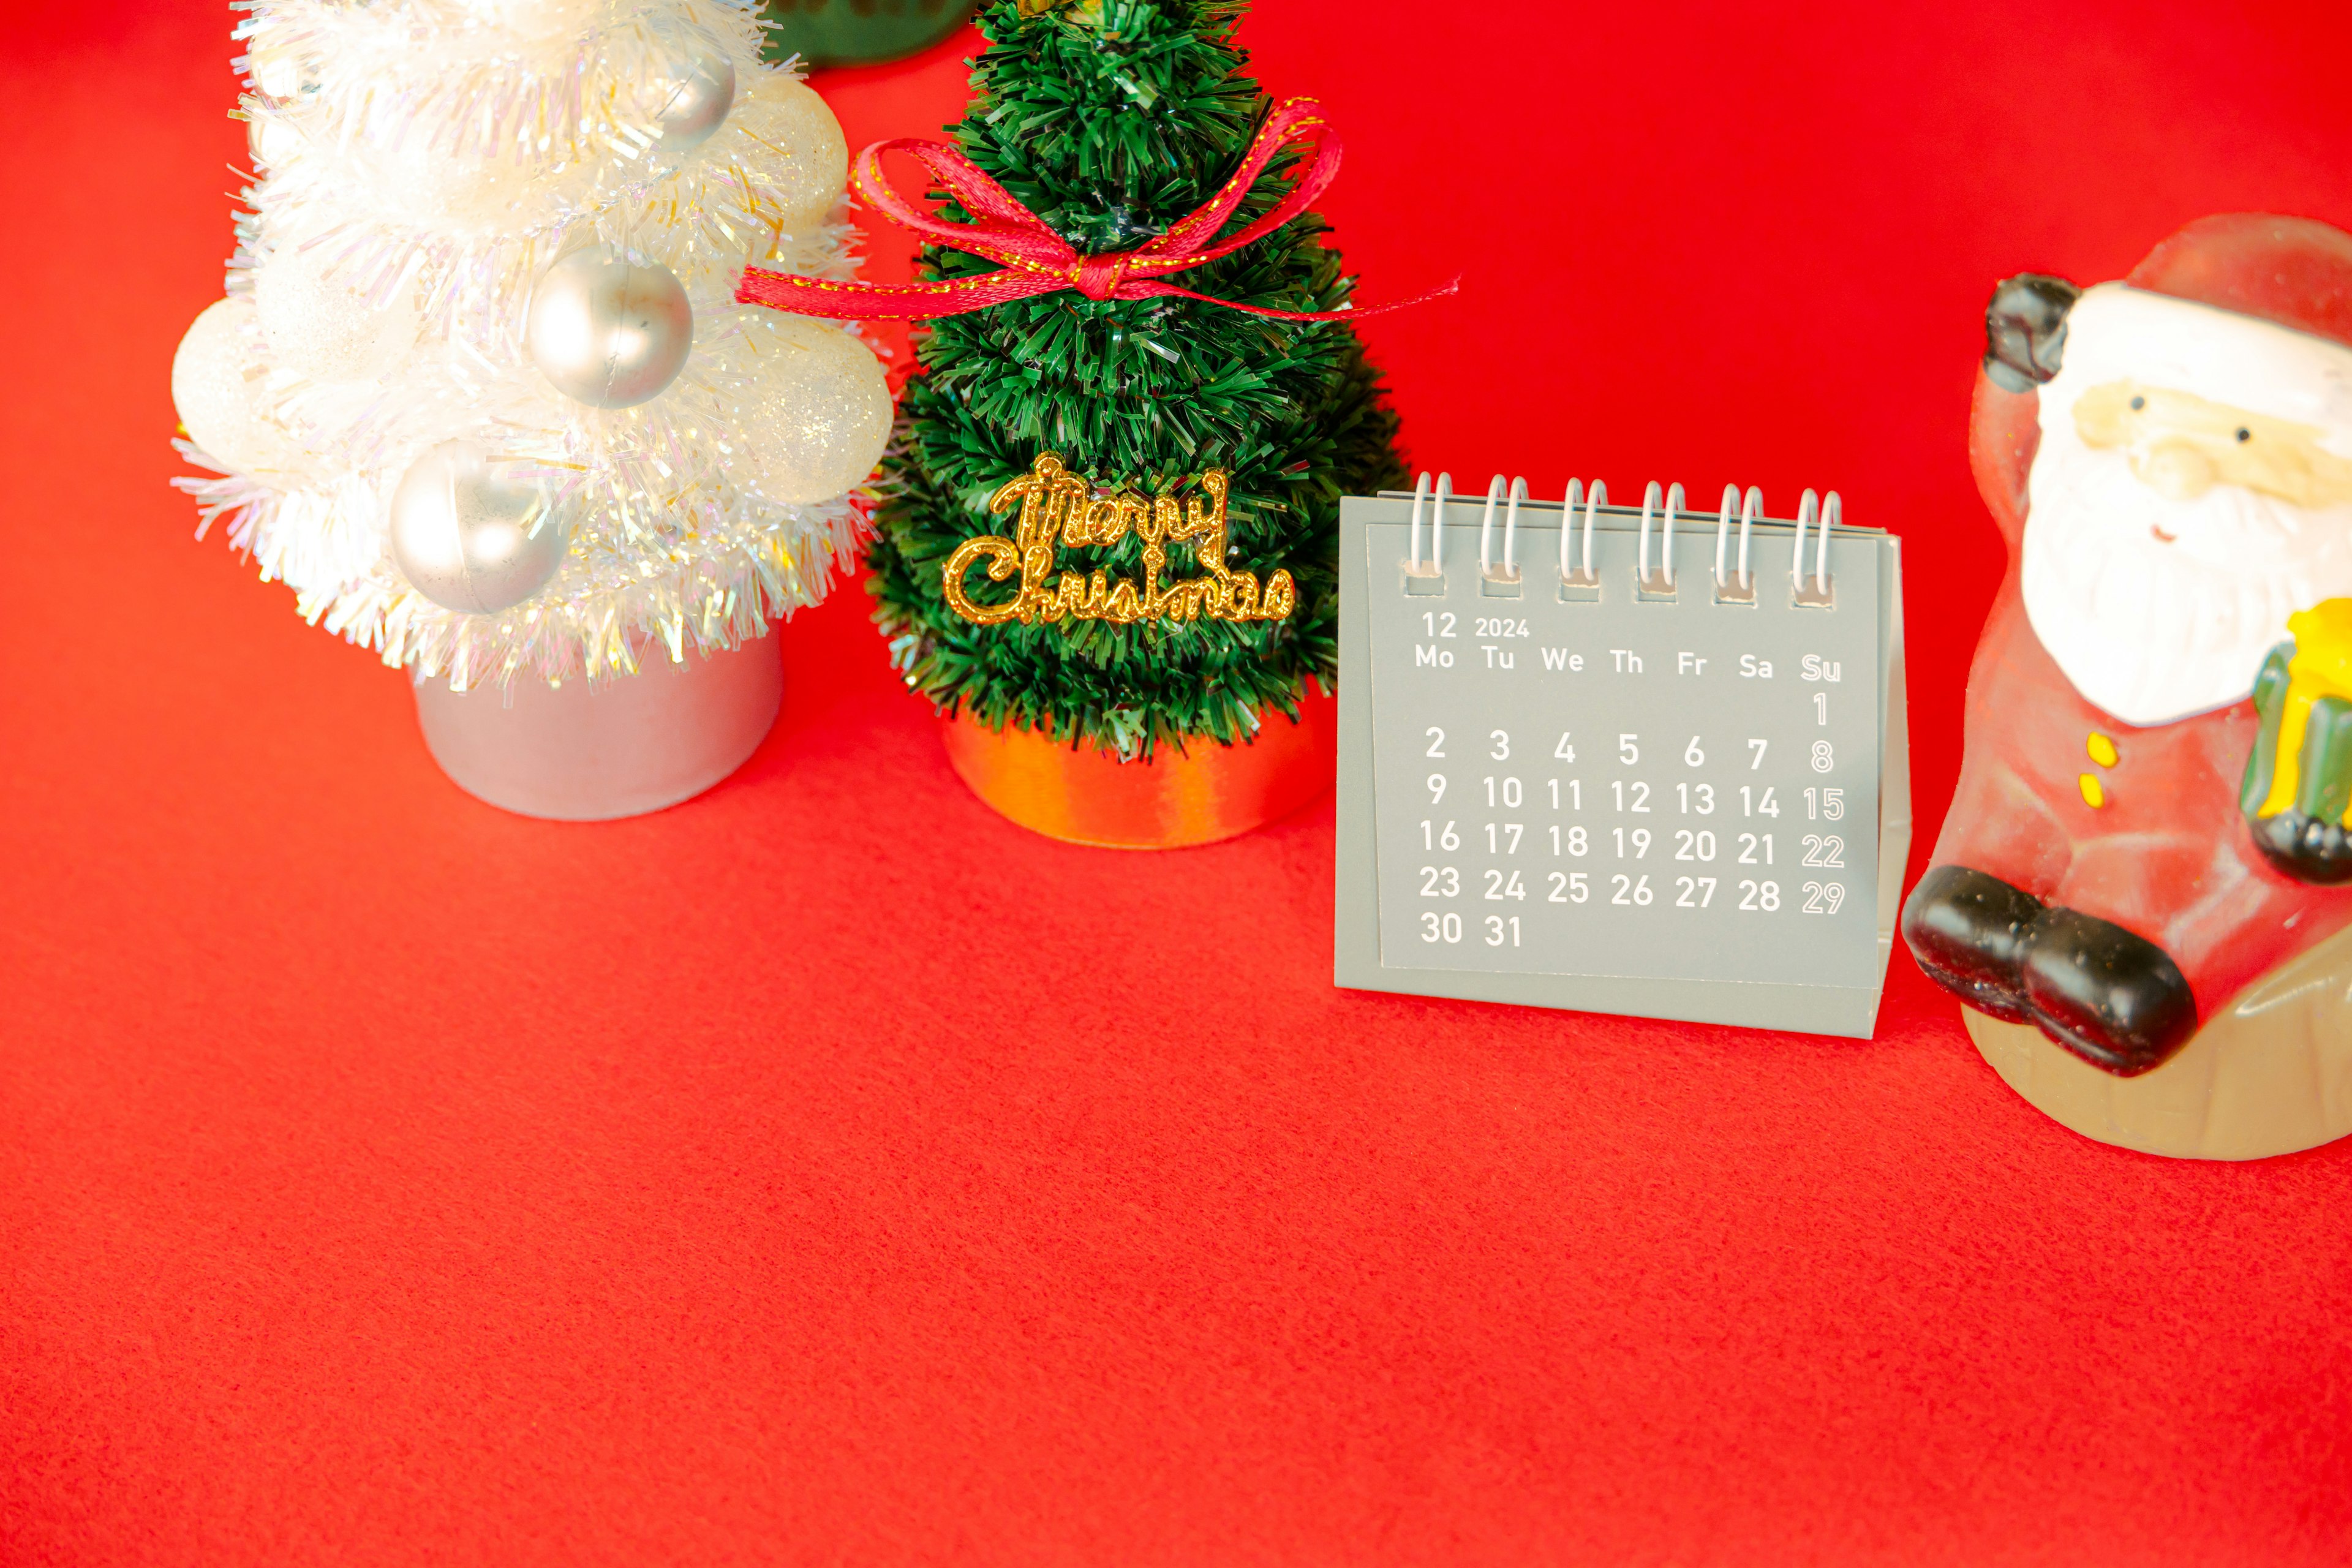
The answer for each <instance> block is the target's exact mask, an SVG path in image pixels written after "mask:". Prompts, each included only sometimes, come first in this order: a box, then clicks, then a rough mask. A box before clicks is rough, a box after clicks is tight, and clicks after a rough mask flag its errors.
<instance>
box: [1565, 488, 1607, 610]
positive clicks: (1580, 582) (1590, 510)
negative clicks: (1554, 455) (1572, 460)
mask: <svg viewBox="0 0 2352 1568" xmlns="http://www.w3.org/2000/svg"><path fill="white" fill-rule="evenodd" d="M1580 490H1582V491H1583V494H1582V496H1581V500H1583V502H1584V564H1583V565H1581V566H1580V567H1578V568H1576V569H1575V570H1573V571H1571V570H1570V569H1569V564H1568V536H1569V535H1570V534H1571V533H1573V532H1575V531H1576V503H1577V501H1578V500H1579V499H1580V497H1579V495H1578V492H1579V491H1580ZM1608 504H1609V487H1608V485H1607V484H1605V483H1604V482H1602V481H1601V480H1600V479H1595V480H1593V481H1592V488H1591V489H1589V490H1585V489H1584V487H1583V482H1582V481H1581V480H1579V479H1570V480H1569V481H1568V502H1567V505H1566V508H1565V509H1564V510H1562V511H1561V512H1560V516H1559V582H1560V586H1562V587H1563V588H1567V589H1569V590H1570V591H1571V592H1579V593H1580V592H1585V591H1590V592H1591V593H1593V594H1598V593H1600V592H1601V574H1600V573H1599V572H1598V571H1596V570H1595V569H1594V568H1593V564H1592V520H1593V519H1594V518H1595V517H1596V516H1597V515H1599V513H1600V510H1601V508H1602V507H1604V506H1607V505H1608Z"/></svg>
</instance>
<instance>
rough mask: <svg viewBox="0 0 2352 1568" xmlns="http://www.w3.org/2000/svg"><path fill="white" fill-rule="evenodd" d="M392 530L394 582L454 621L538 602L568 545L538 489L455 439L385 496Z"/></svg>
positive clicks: (509, 466)
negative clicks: (399, 579) (400, 579)
mask: <svg viewBox="0 0 2352 1568" xmlns="http://www.w3.org/2000/svg"><path fill="white" fill-rule="evenodd" d="M391 531H392V558H393V561H394V563H396V564H397V565H398V566H399V567H400V571H401V574H402V575H403V576H404V577H406V578H407V579H408V581H409V583H410V584H412V585H413V586H414V587H415V589H416V591H417V592H418V593H420V594H422V595H425V597H426V598H428V599H430V600H432V601H433V602H434V603H435V604H436V605H440V606H441V607H442V608H443V609H445V610H455V611H457V612H458V613H459V614H460V615H477V616H487V615H495V614H496V613H497V612H499V611H500V610H504V609H509V608H511V607H513V606H514V605H520V604H521V603H522V602H523V601H524V600H525V599H528V598H530V596H531V595H533V594H536V593H538V592H539V591H540V589H541V588H542V587H544V586H546V584H547V583H548V581H549V580H550V579H551V578H552V577H553V576H554V575H555V574H556V570H557V569H558V568H559V567H561V566H562V564H563V554H564V547H565V544H566V542H567V541H566V538H565V533H566V531H565V529H564V528H563V527H562V523H561V521H560V520H559V519H557V518H556V517H555V516H554V515H553V513H552V511H551V507H550V504H549V500H548V494H547V489H546V487H545V486H544V485H543V484H541V483H540V482H539V481H537V480H535V479H531V478H530V476H529V475H527V474H521V473H518V472H516V471H515V468H514V466H513V465H512V464H510V463H506V462H502V461H500V460H499V459H498V458H493V457H491V456H490V455H489V454H488V452H486V451H485V450H484V449H483V448H482V447H480V446H479V445H478V444H477V443H475V442H472V441H467V440H462V439H460V440H456V441H444V442H442V443H441V444H440V445H439V446H437V447H433V448H432V449H431V450H430V451H427V452H426V453H425V455H424V456H423V457H421V458H417V459H416V461H415V462H414V463H411V464H410V465H409V466H408V472H406V473H405V474H404V475H402V476H401V479H400V486H399V488H398V489H395V490H394V492H393V496H392V524H391Z"/></svg>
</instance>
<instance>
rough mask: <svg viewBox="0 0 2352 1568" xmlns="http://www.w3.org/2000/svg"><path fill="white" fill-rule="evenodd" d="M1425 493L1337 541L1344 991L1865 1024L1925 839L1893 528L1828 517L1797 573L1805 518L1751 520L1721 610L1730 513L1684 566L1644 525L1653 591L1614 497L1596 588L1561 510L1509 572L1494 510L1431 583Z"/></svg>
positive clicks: (1688, 529) (1527, 522) (1442, 554)
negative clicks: (1744, 587) (1896, 600)
mask: <svg viewBox="0 0 2352 1568" xmlns="http://www.w3.org/2000/svg"><path fill="white" fill-rule="evenodd" d="M1409 504H1410V503H1409V502H1407V501H1404V500H1394V499H1383V500H1381V501H1380V502H1376V503H1371V504H1370V505H1368V506H1365V507H1363V508H1360V509H1359V510H1360V512H1363V513H1367V514H1370V515H1359V516H1355V517H1352V518H1351V519H1350V520H1349V521H1350V522H1351V523H1352V526H1349V527H1348V528H1347V529H1346V532H1345V546H1344V547H1345V549H1346V550H1347V552H1348V554H1349V559H1347V560H1346V561H1345V562H1343V569H1345V568H1352V570H1343V575H1344V576H1345V577H1346V578H1347V579H1349V582H1347V583H1346V584H1343V593H1344V594H1345V595H1347V596H1346V598H1345V600H1344V601H1343V604H1344V607H1343V617H1344V619H1345V620H1346V622H1347V624H1346V626H1343V643H1345V644H1347V645H1349V646H1347V647H1345V649H1344V650H1343V657H1344V658H1346V659H1347V664H1348V668H1344V669H1343V672H1342V682H1341V693H1342V700H1343V719H1342V727H1343V752H1342V773H1343V788H1342V801H1341V813H1342V817H1343V822H1342V834H1341V838H1342V856H1343V860H1348V861H1362V862H1367V863H1368V865H1349V864H1343V867H1342V870H1341V882H1342V889H1341V900H1340V901H1341V910H1342V914H1341V920H1340V925H1341V941H1340V946H1341V953H1340V965H1339V970H1340V983H1341V984H1350V985H1364V984H1370V985H1371V986H1374V987H1376V988H1382V989H1395V990H1412V991H1431V992H1436V993H1439V994H1456V995H1473V996H1486V997H1490V998H1492V999H1495V1000H1503V1001H1534V1002H1539V1003H1543V1004H1546V1005H1559V1006H1578V1007H1587V1008H1592V1009H1595V1010H1605V1011H1617V1012H1633V1013H1642V1014H1647V1015H1651V1016H1669V1017H1699V1018H1706V1019H1711V1020H1716V1021H1727V1022H1748V1023H1756V1024H1760V1025H1768V1026H1781V1027H1795V1028H1810V1029H1818V1030H1822V1031H1825V1032H1837V1033H1864V1034H1866V1033H1867V1032H1868V1029H1869V1026H1870V1022H1871V1020H1872V1018H1873V1017H1874V1016H1875V1011H1876V998H1877V992H1878V987H1879V984H1880V980H1881V977H1882V975H1883V973H1884V968H1885V956H1886V947H1887V942H1886V940H1885V939H1886V938H1887V937H1888V936H1890V935H1891V928H1892V912H1891V907H1890V906H1891V896H1890V897H1882V894H1883V893H1885V892H1886V891H1887V889H1890V888H1892V887H1893V886H1895V884H1897V883H1898V882H1899V878H1900V874H1901V868H1902V866H1901V863H1902V857H1903V856H1904V854H1905V853H1906V851H1907V848H1908V831H1907V829H1908V809H1907V802H1906V803H1905V804H1904V805H1903V806H1902V808H1901V809H1900V810H1899V811H1897V812H1895V813H1894V814H1893V815H1894V816H1897V817H1899V818H1900V819H1901V826H1902V832H1901V833H1900V834H1899V836H1898V838H1897V841H1895V842H1893V843H1889V842H1886V841H1885V840H1886V837H1887V835H1886V834H1885V831H1884V830H1885V826H1886V823H1885V820H1883V819H1884V818H1885V816H1886V815H1887V814H1886V813H1885V812H1884V811H1883V809H1882V808H1883V805H1885V802H1884V801H1883V798H1882V796H1883V794H1884V791H1885V784H1886V782H1887V781H1886V778H1885V774H1886V772H1887V769H1886V759H1887V753H1888V751H1889V742H1890V735H1889V692H1888V681H1889V679H1890V676H1892V677H1893V678H1894V679H1898V680H1899V664H1898V663H1897V662H1896V661H1895V659H1894V658H1893V657H1892V654H1893V649H1892V647H1891V646H1890V641H1891V638H1890V634H1891V633H1892V634H1895V635H1897V636H1899V618H1898V617H1896V616H1894V615H1892V614H1888V613H1885V612H1886V611H1888V610H1889V609H1891V608H1892V606H1889V605H1883V604H1882V596H1883V595H1892V594H1895V593H1898V592H1899V586H1898V584H1899V576H1898V574H1896V572H1895V553H1894V547H1895V542H1894V541H1893V540H1891V539H1889V538H1887V537H1886V536H1885V535H1883V534H1866V533H1863V532H1859V531H1839V532H1836V533H1833V534H1832V537H1831V539H1830V542H1829V548H1828V552H1827V556H1826V559H1825V565H1826V572H1825V573H1823V572H1821V571H1819V570H1817V568H1818V567H1820V566H1821V565H1822V564H1824V562H1823V558H1822V557H1821V556H1820V554H1819V552H1818V549H1817V547H1814V546H1809V547H1808V549H1807V551H1806V558H1805V574H1804V577H1803V579H1802V581H1801V582H1800V581H1799V580H1798V579H1797V578H1796V577H1795V576H1794V574H1792V570H1791V567H1792V562H1791V552H1792V551H1793V550H1794V549H1795V548H1796V538H1795V533H1794V531H1793V530H1792V529H1790V528H1789V527H1787V526H1785V525H1783V526H1769V525H1767V526H1759V527H1756V528H1754V529H1753V530H1752V531H1751V532H1752V537H1751V539H1750V542H1749V576H1748V592H1747V593H1746V594H1745V595H1738V594H1737V593H1735V594H1733V595H1730V596H1728V597H1727V596H1724V595H1719V594H1718V592H1717V589H1718V586H1719V585H1721V580H1719V579H1718V578H1717V528H1716V526H1715V519H1714V518H1713V517H1708V518H1706V519H1704V520H1703V522H1704V525H1705V526H1704V529H1703V531H1702V530H1700V529H1698V528H1694V527H1693V526H1691V520H1689V519H1688V518H1685V519H1684V520H1683V521H1684V528H1683V531H1681V532H1680V533H1679V534H1678V535H1677V537H1676V538H1675V542H1674V545H1673V553H1672V557H1671V559H1672V562H1673V571H1672V573H1671V574H1668V573H1667V571H1666V569H1665V567H1666V561H1667V555H1666V552H1665V546H1664V539H1663V537H1661V536H1660V533H1661V532H1662V531H1655V530H1654V533H1653V537H1652V539H1651V541H1650V543H1649V566H1650V575H1649V576H1648V577H1646V578H1643V579H1641V581H1640V583H1639V584H1637V574H1638V572H1639V555H1640V552H1641V541H1640V536H1639V523H1638V517H1637V516H1634V515H1630V514H1627V513H1623V512H1612V513H1611V514H1609V515H1607V516H1605V517H1601V518H1596V519H1595V520H1594V521H1595V523H1596V525H1597V526H1595V527H1594V529H1593V530H1592V538H1591V552H1590V558H1589V561H1590V584H1591V585H1590V586H1581V587H1580V586H1579V585H1577V584H1572V583H1571V582H1570V580H1569V579H1568V578H1564V577H1563V574H1562V572H1561V569H1560V567H1559V524H1560V511H1559V509H1558V508H1553V509H1549V511H1548V512H1544V513H1538V511H1537V510H1536V509H1535V508H1534V507H1532V506H1525V507H1522V508H1521V511H1520V518H1519V521H1518V525H1517V531H1516V538H1515V540H1514V543H1515V546H1516V549H1515V551H1514V553H1515V555H1516V565H1517V581H1516V582H1511V581H1497V580H1496V579H1497V578H1498V577H1501V576H1503V575H1504V574H1502V573H1501V572H1500V571H1498V570H1495V569H1494V568H1495V567H1496V562H1495V561H1494V560H1493V559H1491V558H1492V557H1493V555H1494V553H1495V547H1494V541H1493V537H1492V531H1491V530H1487V529H1484V528H1482V526H1481V525H1480V521H1479V520H1480V514H1481V512H1482V510H1483V507H1482V505H1481V503H1479V502H1477V501H1475V500H1472V501H1469V502H1463V501H1456V502H1454V505H1453V506H1452V507H1451V508H1449V509H1448V513H1449V515H1448V518H1447V521H1445V523H1444V538H1443V540H1442V542H1438V543H1437V544H1436V545H1435V546H1434V547H1433V546H1432V544H1431V543H1430V542H1429V541H1428V533H1429V531H1430V529H1429V528H1428V527H1426V526H1425V527H1424V530H1423V543H1422V546H1421V552H1422V554H1423V557H1424V560H1423V570H1422V571H1421V572H1419V573H1416V572H1414V571H1413V570H1412V566H1411V562H1412V558H1413V543H1412V540H1411V539H1410V538H1409V535H1408V522H1407V521H1406V518H1405V515H1404V509H1405V508H1406V507H1407V506H1408V505H1409ZM1350 505H1351V507H1352V506H1355V505H1356V503H1355V502H1353V501H1351V502H1350ZM1373 506H1378V507H1382V508H1385V509H1386V510H1388V511H1390V512H1391V513H1392V514H1394V515H1393V516H1392V518H1384V517H1381V516H1379V515H1378V514H1377V513H1375V512H1373V511H1372V507H1373ZM1583 522H1584V519H1583V517H1582V514H1578V516H1577V518H1576V520H1575V525H1576V528H1577V531H1578V534H1580V533H1581V531H1582V526H1583ZM1482 534H1484V535H1485V547H1486V553H1487V554H1488V556H1489V557H1490V559H1489V561H1488V562H1487V563H1486V565H1485V566H1484V567H1482V564H1481V561H1480V552H1481V543H1482V537H1481V536H1482ZM1582 545H1583V541H1582V540H1581V538H1580V537H1578V536H1577V534H1572V535H1571V550H1570V556H1571V559H1572V561H1573V563H1574V566H1575V569H1576V570H1575V572H1574V573H1573V575H1574V576H1576V577H1579V578H1581V577H1584V576H1585V575H1586V574H1585V571H1584V568H1585V566H1586V564H1587V557H1586V553H1585V552H1584V550H1583V548H1582ZM1427 557H1435V558H1436V559H1437V560H1438V561H1440V562H1442V563H1443V567H1442V569H1440V570H1436V571H1432V570H1430V569H1429V562H1428V560H1427V559H1426V558H1427ZM1669 576H1671V582H1672V586H1671V588H1668V587H1667V585H1666V584H1667V580H1668V578H1669ZM1729 585H1730V586H1731V587H1732V588H1733V589H1735V590H1736V589H1737V588H1738V577H1737V575H1736V573H1735V574H1733V575H1732V576H1731V578H1730V582H1729ZM1645 589H1646V591H1645ZM1359 658H1360V668H1357V663H1358V660H1359ZM1351 696H1352V697H1355V698H1357V699H1359V701H1358V702H1357V703H1356V704H1355V705H1354V706H1353V707H1352V708H1350V707H1349V704H1348V702H1347V700H1348V699H1349V697H1351ZM1897 727H1898V728H1899V717H1898V721H1897ZM1898 771H1899V770H1898ZM1899 782H1900V781H1899V780H1898V783H1899ZM1890 853H1891V855H1892V857H1893V863H1892V865H1891V867H1883V866H1882V859H1883V858H1884V857H1885V856H1886V855H1888V854H1890ZM1350 870H1353V871H1355V872H1357V873H1358V875H1357V876H1356V878H1355V879H1354V880H1355V881H1356V883H1357V887H1356V888H1355V889H1353V891H1354V894H1355V895H1356V896H1357V897H1358V898H1359V899H1361V896H1362V895H1363V894H1365V893H1367V892H1368V893H1369V894H1370V897H1369V899H1368V900H1362V901H1361V902H1360V905H1359V907H1358V908H1357V909H1356V910H1354V911H1352V913H1351V911H1350V908H1349V900H1350V889H1349V886H1348V884H1349V881H1350V877H1349V872H1350ZM1366 870H1369V873H1370V874H1369V876H1365V875H1363V873H1364V872H1365V871H1366ZM1883 871H1885V872H1888V873H1891V875H1882V872H1883ZM1351 927H1352V928H1353V929H1352V931H1351V930H1350V928H1351ZM1367 937H1369V950H1368V949H1367V942H1366V938H1367ZM1351 949H1352V951H1351ZM1368 959H1369V960H1370V963H1369V964H1367V963H1366V961H1367V960H1368ZM1368 970H1369V973H1368Z"/></svg>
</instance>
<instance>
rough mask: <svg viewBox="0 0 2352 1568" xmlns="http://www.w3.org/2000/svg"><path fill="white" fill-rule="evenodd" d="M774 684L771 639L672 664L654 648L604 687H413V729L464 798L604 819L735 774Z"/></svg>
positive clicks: (779, 667) (780, 675) (755, 743)
mask: <svg viewBox="0 0 2352 1568" xmlns="http://www.w3.org/2000/svg"><path fill="white" fill-rule="evenodd" d="M783 688H784V667H783V660H782V658H781V656H780V655H779V653H778V649H777V644H776V639H775V637H774V635H773V634H771V635H769V636H766V637H760V638H757V639H756V640H754V641H751V642H747V643H745V644H744V645H743V646H741V647H736V648H730V649H729V650H727V651H725V652H723V653H717V654H712V655H710V656H709V657H708V658H705V657H704V656H703V655H701V654H697V653H689V654H688V655H687V656H686V659H685V661H684V662H683V663H679V664H673V663H671V662H670V659H669V657H668V655H667V653H666V652H664V651H663V650H662V649H660V648H659V647H655V648H653V649H650V650H648V651H647V653H646V655H645V657H644V658H643V661H642V667H641V668H640V669H639V671H638V673H636V674H635V675H627V676H622V677H620V678H619V679H613V680H603V681H588V680H567V681H565V682H564V683H563V684H562V686H560V687H550V686H549V685H548V684H547V683H546V682H545V681H541V680H528V679H518V680H516V681H515V682H514V683H513V684H512V685H511V686H510V687H509V688H506V689H499V688H498V687H495V686H486V687H478V688H476V689H472V690H469V691H452V690H450V689H449V684H448V682H446V681H445V680H422V681H419V682H417V683H416V688H415V690H416V721H417V724H418V726H419V727H420V728H422V729H423V730H424V731H425V747H426V749H427V750H429V751H430V752H432V753H433V760H434V761H435V762H436V763H440V764H441V771H442V772H443V773H447V774H448V775H449V777H450V779H451V781H452V782H454V783H455V784H457V787H458V788H460V789H462V790H464V791H465V792H466V793H467V794H468V795H474V796H477V797H478V798H479V799H482V800H486V801H488V802H489V803H490V804H491V805H496V806H502V807H504V808H505V809H506V810H508V811H511V812H516V813H519V814H520V815H521V816H544V817H551V818H553V819H555V820H557V821H562V822H604V821H609V820H611V819H612V818H614V817H616V816H641V815H643V814H644V813H646V812H648V811H659V810H660V809H661V808H662V807H664V806H666V805H677V803H678V802H679V801H682V800H686V799H688V798H689V797H691V796H693V795H700V794H701V793H702V792H703V791H704V790H707V789H709V787H710V786H711V785H712V784H717V783H718V782H719V780H721V779H723V778H725V777H726V776H727V775H728V774H729V773H733V772H734V771H735V770H736V769H737V768H739V767H740V766H742V765H743V763H744V761H745V759H747V758H749V757H750V756H751V753H752V752H755V751H757V750H759V747H760V742H761V741H762V740H764V739H766V737H767V733H768V729H769V726H771V725H772V724H773V723H774V722H775V720H776V708H777V705H778V704H779V702H781V700H782V696H783Z"/></svg>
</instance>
